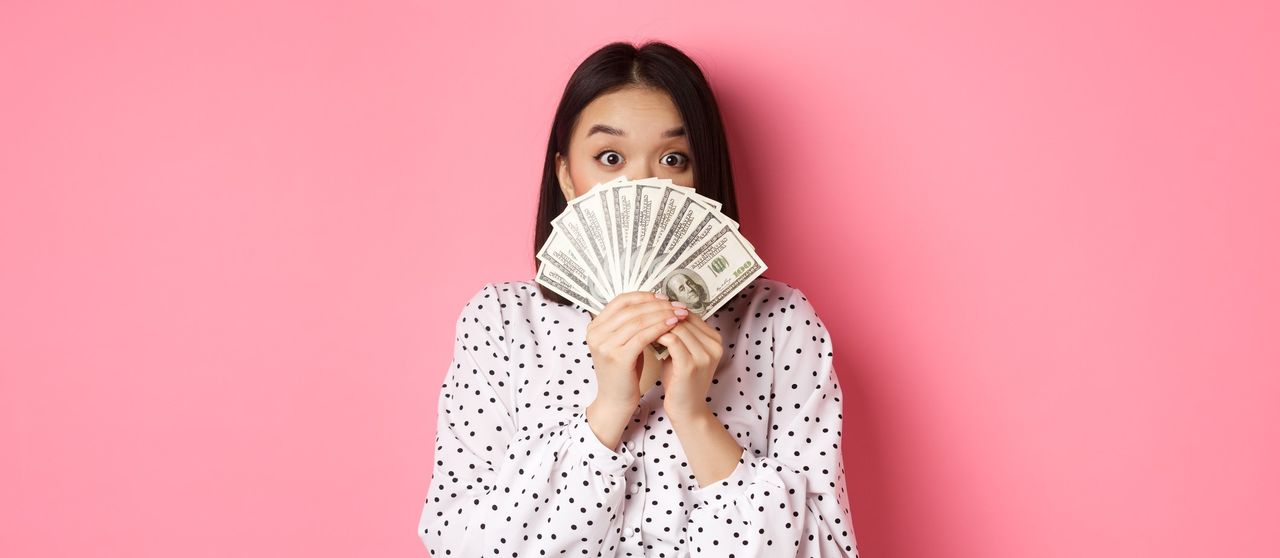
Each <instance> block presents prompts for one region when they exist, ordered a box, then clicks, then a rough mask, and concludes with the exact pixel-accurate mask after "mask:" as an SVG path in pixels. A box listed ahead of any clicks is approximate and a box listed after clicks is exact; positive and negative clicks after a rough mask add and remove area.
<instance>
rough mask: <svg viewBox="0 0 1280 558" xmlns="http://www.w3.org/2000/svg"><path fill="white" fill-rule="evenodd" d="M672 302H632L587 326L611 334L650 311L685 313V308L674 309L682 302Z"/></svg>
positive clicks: (598, 331) (604, 333)
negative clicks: (682, 309)
mask: <svg viewBox="0 0 1280 558" xmlns="http://www.w3.org/2000/svg"><path fill="white" fill-rule="evenodd" d="M674 304H676V303H672V302H670V301H666V300H651V301H649V302H640V303H633V304H631V305H630V306H627V307H626V308H623V309H621V310H618V311H616V312H614V313H613V314H612V315H610V316H605V317H601V318H598V319H597V320H595V321H596V322H598V323H593V324H592V325H590V326H588V327H589V328H590V329H591V330H592V331H595V332H597V333H599V334H602V335H612V334H613V333H614V332H616V331H618V330H619V329H621V328H622V326H623V325H624V324H627V323H629V322H633V321H635V320H636V319H637V318H638V317H640V316H643V315H646V314H648V313H650V312H658V311H666V312H668V313H670V314H671V315H673V316H678V315H680V314H682V313H684V314H686V315H687V313H688V310H685V311H684V312H676V311H675V310H676V309H678V308H681V307H682V306H683V304H682V303H680V305H679V306H676V305H674Z"/></svg>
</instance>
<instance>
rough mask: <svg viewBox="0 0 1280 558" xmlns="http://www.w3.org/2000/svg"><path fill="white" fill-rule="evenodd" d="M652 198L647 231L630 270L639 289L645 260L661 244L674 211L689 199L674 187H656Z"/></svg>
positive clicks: (644, 269)
mask: <svg viewBox="0 0 1280 558" xmlns="http://www.w3.org/2000/svg"><path fill="white" fill-rule="evenodd" d="M642 195H643V194H642ZM653 195H654V198H653V200H652V212H653V213H652V216H651V217H650V218H649V227H648V229H649V230H648V232H647V233H646V234H645V239H644V243H643V244H642V245H641V246H640V249H639V250H638V251H637V254H636V257H637V261H638V262H639V263H638V264H637V265H636V269H635V271H634V272H632V274H631V275H632V279H631V280H632V283H634V284H635V285H636V287H637V290H639V286H640V285H641V284H643V283H644V279H645V273H644V272H645V271H647V270H648V268H647V267H645V262H648V261H649V260H651V259H653V257H654V254H655V253H656V252H657V251H658V246H659V245H660V244H662V239H663V235H664V233H665V232H666V231H667V230H668V229H669V228H670V227H671V222H672V221H673V220H674V219H675V217H676V212H677V211H678V210H679V206H680V205H681V203H682V202H683V201H684V200H687V199H689V198H688V196H686V195H684V193H683V192H680V191H678V190H676V189H674V188H665V187H664V188H657V189H656V192H653Z"/></svg>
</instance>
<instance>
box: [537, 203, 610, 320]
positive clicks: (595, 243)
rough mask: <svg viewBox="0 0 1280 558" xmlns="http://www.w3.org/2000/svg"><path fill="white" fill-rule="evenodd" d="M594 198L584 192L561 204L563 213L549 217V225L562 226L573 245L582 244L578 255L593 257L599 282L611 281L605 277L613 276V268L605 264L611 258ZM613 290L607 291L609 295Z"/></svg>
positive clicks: (602, 220) (575, 246)
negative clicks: (582, 248)
mask: <svg viewBox="0 0 1280 558" xmlns="http://www.w3.org/2000/svg"><path fill="white" fill-rule="evenodd" d="M597 199H598V198H596V197H595V196H585V195H584V196H581V197H577V198H574V199H573V201H570V202H569V207H567V208H565V211H564V213H561V214H560V216H559V217H556V218H555V219H552V221H551V225H552V227H553V228H559V227H564V229H565V232H566V233H569V236H570V238H571V239H572V240H573V241H574V248H575V249H576V248H577V247H578V246H579V245H582V246H583V247H584V248H586V251H584V252H583V253H581V254H580V255H581V256H582V259H583V260H584V261H586V260H592V259H594V261H595V264H596V271H598V272H599V274H598V279H599V280H600V282H601V283H602V284H604V285H612V284H613V283H612V281H611V280H610V279H609V278H610V277H612V276H613V268H612V267H611V266H610V265H609V264H610V262H612V261H613V258H612V257H610V256H609V253H610V252H611V251H612V246H611V245H610V244H609V239H608V237H607V235H608V232H607V230H608V229H606V228H605V225H604V217H603V216H602V215H600V213H599V209H598V207H599V206H598V205H596V204H593V203H591V201H592V200H597ZM617 294H618V293H615V292H610V293H609V295H610V297H611V298H612V297H613V296H615V295H617Z"/></svg>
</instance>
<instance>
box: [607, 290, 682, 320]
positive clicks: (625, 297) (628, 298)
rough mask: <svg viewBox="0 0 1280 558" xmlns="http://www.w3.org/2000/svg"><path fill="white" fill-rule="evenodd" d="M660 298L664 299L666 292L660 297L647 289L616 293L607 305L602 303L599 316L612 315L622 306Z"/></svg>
mask: <svg viewBox="0 0 1280 558" xmlns="http://www.w3.org/2000/svg"><path fill="white" fill-rule="evenodd" d="M660 299H666V294H663V296H662V297H659V296H658V293H652V292H648V291H632V292H627V293H622V294H618V296H616V297H613V299H611V301H609V302H608V303H607V305H604V308H603V310H602V311H600V317H605V316H608V315H612V314H613V312H617V311H618V310H622V308H626V307H627V306H631V305H635V303H640V302H650V301H660Z"/></svg>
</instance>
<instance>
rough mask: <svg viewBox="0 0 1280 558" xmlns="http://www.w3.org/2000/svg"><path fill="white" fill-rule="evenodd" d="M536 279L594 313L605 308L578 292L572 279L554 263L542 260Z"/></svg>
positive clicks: (598, 312) (598, 313) (597, 313)
mask: <svg viewBox="0 0 1280 558" xmlns="http://www.w3.org/2000/svg"><path fill="white" fill-rule="evenodd" d="M534 280H535V281H537V282H538V283H539V284H542V285H544V286H546V287H547V288H548V289H551V290H552V291H553V292H555V293H557V294H559V295H560V296H562V297H565V298H566V299H568V300H569V301H570V302H572V303H574V304H577V305H578V306H580V307H582V308H583V309H585V310H586V311H588V312H591V313H592V314H595V315H597V316H599V315H600V312H601V311H602V310H603V308H602V307H600V306H597V305H595V304H594V303H592V302H589V301H588V300H586V299H585V298H583V297H582V296H581V295H580V294H578V293H577V291H575V290H574V288H573V285H572V281H571V280H570V279H569V278H568V277H567V276H566V274H565V273H563V272H561V271H560V270H559V269H558V268H557V267H556V266H555V264H554V263H551V262H542V264H541V265H539V266H538V275H537V277H535V278H534Z"/></svg>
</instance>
